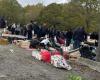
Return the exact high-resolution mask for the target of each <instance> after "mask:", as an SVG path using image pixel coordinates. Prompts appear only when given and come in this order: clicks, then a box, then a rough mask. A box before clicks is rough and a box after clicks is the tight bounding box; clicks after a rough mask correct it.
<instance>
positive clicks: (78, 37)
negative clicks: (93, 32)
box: [73, 28, 86, 49]
mask: <svg viewBox="0 0 100 80" xmlns="http://www.w3.org/2000/svg"><path fill="white" fill-rule="evenodd" d="M85 39H86V33H85V30H84V28H77V29H76V30H75V31H74V34H73V40H74V45H73V46H74V49H76V48H79V47H80V46H81V42H83V41H84V40H85Z"/></svg>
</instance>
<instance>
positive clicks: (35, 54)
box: [32, 50, 42, 60]
mask: <svg viewBox="0 0 100 80" xmlns="http://www.w3.org/2000/svg"><path fill="white" fill-rule="evenodd" d="M32 56H33V57H34V58H36V59H38V60H42V57H41V54H40V52H39V51H38V50H33V51H32Z"/></svg>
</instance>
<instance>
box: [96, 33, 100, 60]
mask: <svg viewBox="0 0 100 80" xmlns="http://www.w3.org/2000/svg"><path fill="white" fill-rule="evenodd" d="M98 42H99V43H98V48H97V54H96V61H98V62H100V32H99V41H98Z"/></svg>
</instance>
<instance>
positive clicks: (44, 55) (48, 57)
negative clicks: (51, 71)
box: [41, 49, 51, 63]
mask: <svg viewBox="0 0 100 80" xmlns="http://www.w3.org/2000/svg"><path fill="white" fill-rule="evenodd" d="M41 56H42V60H43V61H44V62H47V63H50V62H51V54H50V52H49V51H48V50H45V49H41Z"/></svg>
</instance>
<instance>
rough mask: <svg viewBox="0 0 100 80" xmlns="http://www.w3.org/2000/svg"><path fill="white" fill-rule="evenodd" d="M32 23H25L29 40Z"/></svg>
mask: <svg viewBox="0 0 100 80" xmlns="http://www.w3.org/2000/svg"><path fill="white" fill-rule="evenodd" d="M32 30H33V29H32V24H31V23H30V24H28V25H27V34H28V39H29V40H31V39H32Z"/></svg>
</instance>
